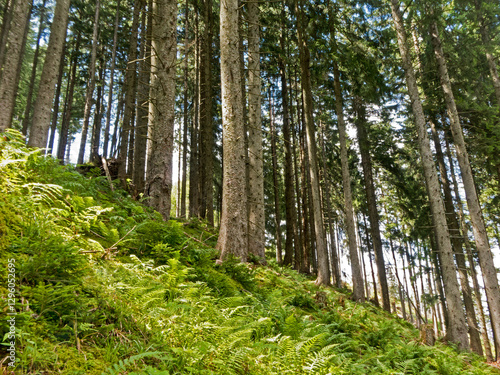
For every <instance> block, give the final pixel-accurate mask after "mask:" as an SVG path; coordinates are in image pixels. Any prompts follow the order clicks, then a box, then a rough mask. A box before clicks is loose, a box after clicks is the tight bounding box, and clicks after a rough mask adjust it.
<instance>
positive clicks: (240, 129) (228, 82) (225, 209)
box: [217, 0, 248, 262]
mask: <svg viewBox="0 0 500 375" xmlns="http://www.w3.org/2000/svg"><path fill="white" fill-rule="evenodd" d="M238 17H239V9H238V0H226V1H224V2H222V3H221V6H220V41H221V43H220V46H221V56H220V57H221V88H222V126H223V129H222V143H223V162H224V165H223V188H222V189H223V192H222V194H223V197H222V218H221V226H220V232H219V239H218V243H217V248H218V249H219V250H220V251H221V259H222V260H224V259H226V258H227V256H228V255H229V254H233V255H235V256H236V257H238V258H239V259H240V260H241V261H242V262H246V260H247V255H248V254H247V250H248V233H247V231H248V213H247V202H248V198H247V195H246V181H245V175H246V173H245V170H246V159H245V134H244V116H243V108H242V104H243V103H242V95H243V92H242V88H241V70H240V56H239V30H238Z"/></svg>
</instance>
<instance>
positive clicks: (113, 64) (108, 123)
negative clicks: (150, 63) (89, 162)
mask: <svg viewBox="0 0 500 375" xmlns="http://www.w3.org/2000/svg"><path fill="white" fill-rule="evenodd" d="M120 3H121V0H117V1H116V12H115V29H114V32H113V49H112V52H111V71H110V73H109V89H108V102H107V109H106V125H105V128H104V144H103V147H102V155H103V156H104V157H105V158H107V157H108V144H109V129H110V127H111V107H112V105H113V90H114V83H115V67H116V47H117V45H118V26H119V24H120Z"/></svg>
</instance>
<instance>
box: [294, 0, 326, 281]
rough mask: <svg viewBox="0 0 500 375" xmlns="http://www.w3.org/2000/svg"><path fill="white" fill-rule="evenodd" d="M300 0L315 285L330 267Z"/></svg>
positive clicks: (301, 62)
mask: <svg viewBox="0 0 500 375" xmlns="http://www.w3.org/2000/svg"><path fill="white" fill-rule="evenodd" d="M299 1H302V0H296V1H295V7H296V11H297V15H298V22H297V34H298V42H299V55H300V56H299V57H300V69H301V75H302V81H301V86H302V93H303V95H304V113H305V126H306V134H307V151H308V156H309V175H310V179H311V185H310V186H311V190H312V196H311V200H312V205H313V208H314V212H312V215H313V219H314V229H315V233H316V249H317V255H318V276H317V278H316V284H317V285H329V284H330V268H329V265H328V249H327V246H326V237H325V228H324V226H323V209H322V207H321V196H320V189H319V173H318V158H317V151H316V139H315V138H316V137H315V129H314V122H313V108H312V105H313V99H312V88H311V72H310V71H309V63H310V56H309V49H308V47H307V40H306V39H307V38H306V37H305V35H304V31H303V27H304V25H303V19H304V15H303V14H302V9H300V8H301V7H299Z"/></svg>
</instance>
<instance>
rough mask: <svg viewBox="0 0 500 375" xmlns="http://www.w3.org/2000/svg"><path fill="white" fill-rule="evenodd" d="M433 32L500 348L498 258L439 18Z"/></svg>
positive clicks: (433, 25) (496, 342) (487, 295)
mask: <svg viewBox="0 0 500 375" xmlns="http://www.w3.org/2000/svg"><path fill="white" fill-rule="evenodd" d="M430 33H431V39H432V44H433V46H434V53H435V55H436V61H437V63H438V73H439V77H440V80H441V87H442V89H443V92H444V97H445V103H446V107H447V110H448V116H449V118H450V128H451V134H452V136H453V141H454V142H455V147H456V150H457V159H458V164H459V166H460V171H461V172H462V181H463V183H464V190H465V196H466V198H467V207H468V208H469V214H470V218H471V224H472V229H473V232H474V238H475V240H476V248H477V253H478V256H479V264H480V266H481V270H482V272H483V278H484V286H485V291H486V297H487V299H488V304H489V306H490V313H491V317H492V327H493V332H494V333H495V345H496V347H497V348H500V288H499V285H498V278H497V271H496V269H495V262H494V260H493V254H492V252H491V248H490V244H489V241H488V235H487V233H486V227H485V224H484V219H483V214H482V212H481V205H480V204H479V199H478V196H477V191H476V184H475V182H474V177H473V176H472V169H471V166H470V162H469V155H468V152H467V148H466V145H465V140H464V136H463V132H462V127H461V125H460V118H459V116H458V110H457V107H456V104H455V98H454V95H453V90H452V87H451V82H450V78H449V76H448V68H447V66H446V60H445V57H444V53H443V49H442V47H441V40H440V37H439V32H438V28H437V23H436V21H433V22H431V25H430Z"/></svg>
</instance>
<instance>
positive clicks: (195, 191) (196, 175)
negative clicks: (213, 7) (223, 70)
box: [189, 10, 200, 217]
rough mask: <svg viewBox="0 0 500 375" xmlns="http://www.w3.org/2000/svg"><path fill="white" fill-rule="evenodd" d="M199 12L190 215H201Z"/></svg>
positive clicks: (196, 27) (196, 13)
mask: <svg viewBox="0 0 500 375" xmlns="http://www.w3.org/2000/svg"><path fill="white" fill-rule="evenodd" d="M198 18H199V17H198V12H197V11H196V10H195V57H194V74H195V82H194V95H193V98H194V103H193V113H194V115H193V121H192V124H191V129H190V130H191V134H190V139H189V148H190V156H189V217H198V216H199V215H200V202H199V196H200V191H199V180H200V169H199V133H200V131H199V129H200V122H199V108H200V98H199V92H200V69H199V68H200V35H199V34H200V30H199V19H198Z"/></svg>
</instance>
